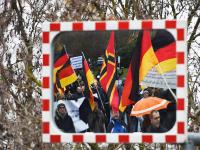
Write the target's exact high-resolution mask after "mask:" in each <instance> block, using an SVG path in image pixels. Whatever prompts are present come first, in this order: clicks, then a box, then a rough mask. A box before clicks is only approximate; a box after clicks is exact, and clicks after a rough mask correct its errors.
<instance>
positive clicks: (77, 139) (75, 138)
mask: <svg viewBox="0 0 200 150" xmlns="http://www.w3.org/2000/svg"><path fill="white" fill-rule="evenodd" d="M73 142H76V143H83V135H73Z"/></svg>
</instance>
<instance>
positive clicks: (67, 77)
mask: <svg viewBox="0 0 200 150" xmlns="http://www.w3.org/2000/svg"><path fill="white" fill-rule="evenodd" d="M77 79H78V77H77V75H76V73H75V71H74V69H73V68H72V66H71V64H70V58H69V56H68V55H67V54H66V52H65V50H64V49H63V50H62V51H61V52H60V53H59V54H58V55H57V56H56V58H55V61H54V71H53V80H54V83H56V86H57V88H61V89H62V88H63V89H64V88H65V87H66V86H67V85H70V84H72V83H73V82H75V81H76V80H77Z"/></svg>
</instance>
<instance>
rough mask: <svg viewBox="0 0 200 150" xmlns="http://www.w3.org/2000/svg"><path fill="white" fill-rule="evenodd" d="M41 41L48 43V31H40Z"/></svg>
mask: <svg viewBox="0 0 200 150" xmlns="http://www.w3.org/2000/svg"><path fill="white" fill-rule="evenodd" d="M42 42H43V43H49V32H43V33H42Z"/></svg>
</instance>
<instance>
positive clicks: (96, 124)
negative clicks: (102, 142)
mask: <svg viewBox="0 0 200 150" xmlns="http://www.w3.org/2000/svg"><path fill="white" fill-rule="evenodd" d="M88 124H89V128H90V131H91V132H96V133H104V132H106V127H105V117H104V115H103V113H102V111H101V110H100V109H99V108H98V103H97V102H95V108H94V111H93V112H92V113H90V114H89V116H88Z"/></svg>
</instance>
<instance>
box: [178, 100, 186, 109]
mask: <svg viewBox="0 0 200 150" xmlns="http://www.w3.org/2000/svg"><path fill="white" fill-rule="evenodd" d="M184 107H185V106H184V99H183V98H180V99H178V100H177V110H184Z"/></svg>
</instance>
